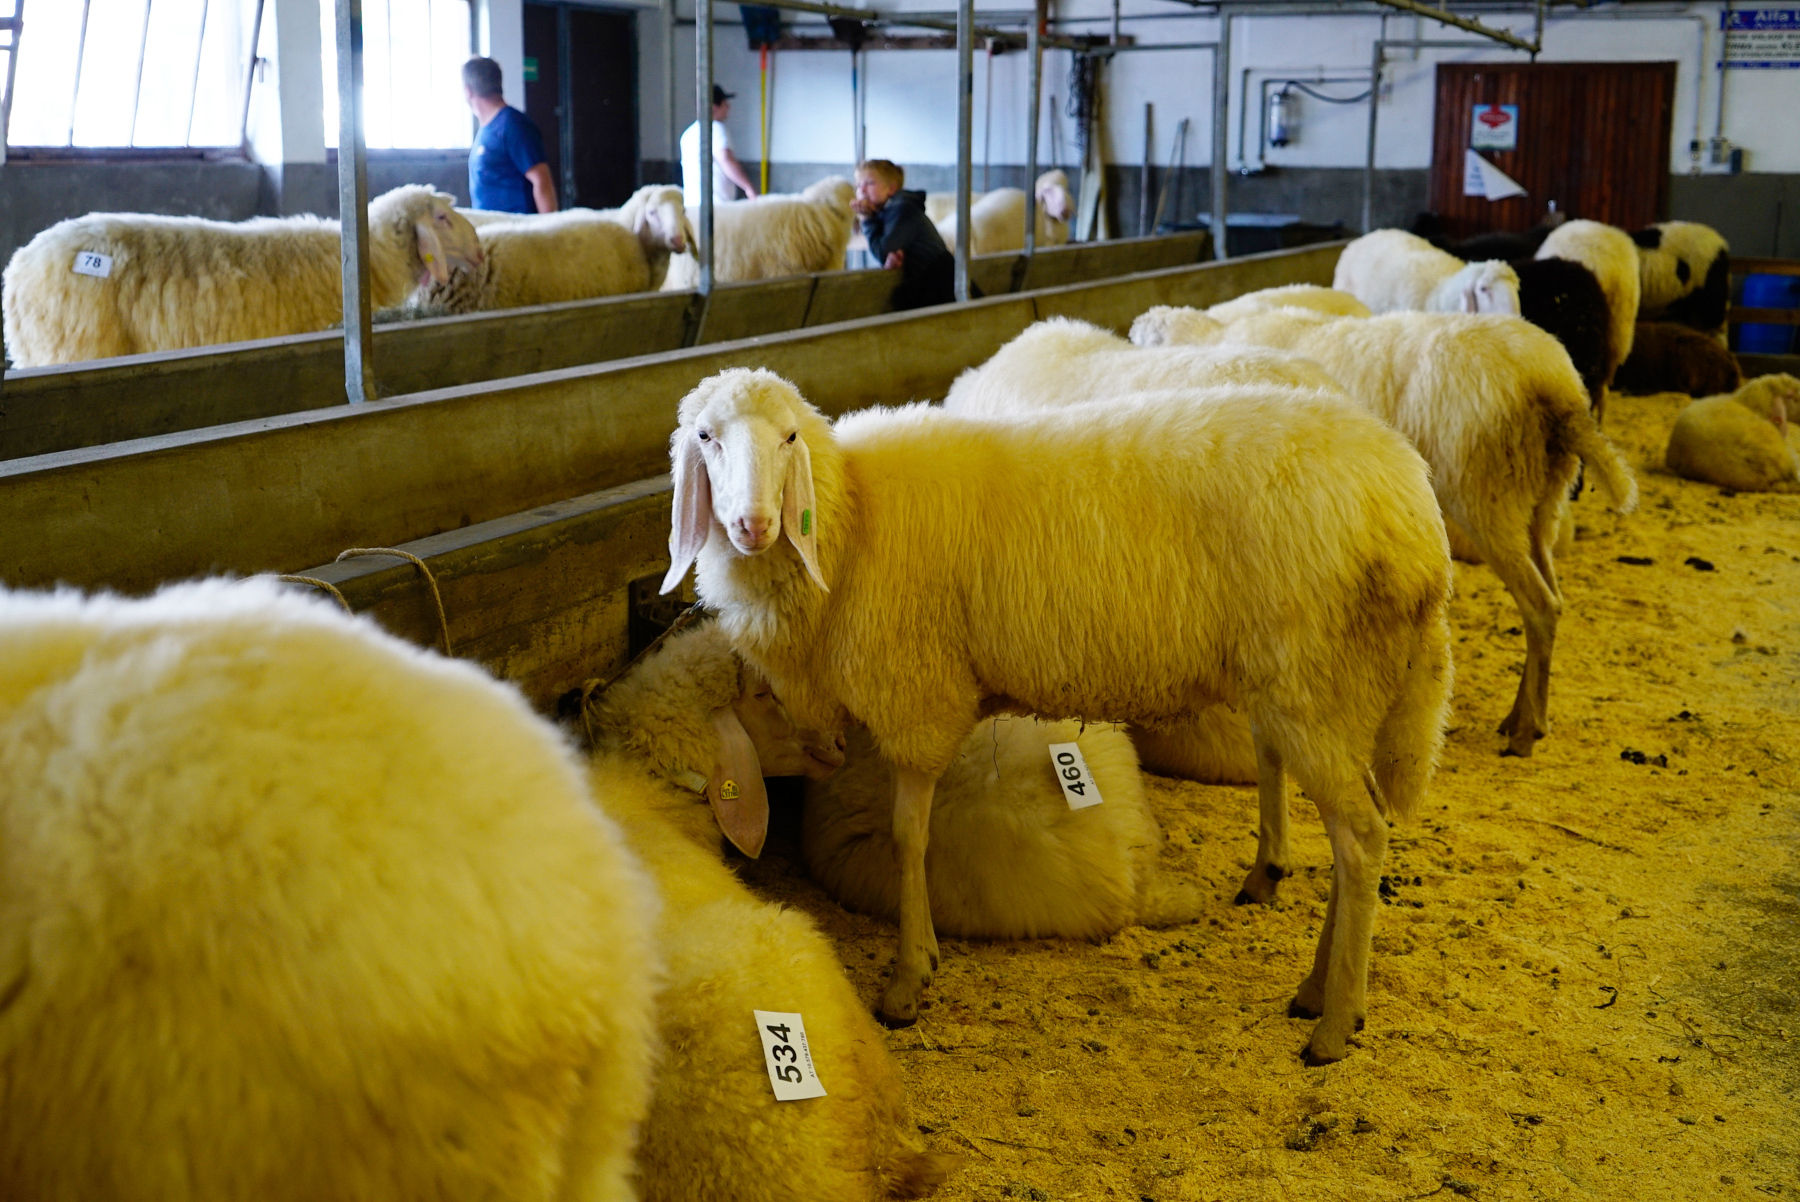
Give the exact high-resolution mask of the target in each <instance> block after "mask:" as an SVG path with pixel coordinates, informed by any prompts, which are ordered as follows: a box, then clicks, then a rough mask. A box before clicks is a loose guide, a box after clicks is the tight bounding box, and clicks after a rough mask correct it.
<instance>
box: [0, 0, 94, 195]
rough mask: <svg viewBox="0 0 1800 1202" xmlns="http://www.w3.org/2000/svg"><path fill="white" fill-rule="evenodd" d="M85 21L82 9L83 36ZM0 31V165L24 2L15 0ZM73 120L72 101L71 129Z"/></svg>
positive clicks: (8, 125) (8, 123) (71, 105)
mask: <svg viewBox="0 0 1800 1202" xmlns="http://www.w3.org/2000/svg"><path fill="white" fill-rule="evenodd" d="M86 21H87V10H85V9H83V10H82V22H83V25H82V33H83V35H84V36H85V35H86V33H87V26H86ZM0 29H5V30H6V33H7V44H6V92H5V93H4V94H0V163H5V162H6V132H7V131H8V130H9V129H11V128H12V98H13V80H14V78H15V77H16V76H17V74H18V67H19V35H20V34H21V33H23V32H24V29H25V0H17V3H15V4H14V5H13V15H12V24H11V25H10V26H5V25H0ZM74 120H75V104H74V101H73V100H71V101H70V103H69V121H70V125H71V129H72V127H73V124H74ZM73 140H74V138H73V136H71V138H70V141H73Z"/></svg>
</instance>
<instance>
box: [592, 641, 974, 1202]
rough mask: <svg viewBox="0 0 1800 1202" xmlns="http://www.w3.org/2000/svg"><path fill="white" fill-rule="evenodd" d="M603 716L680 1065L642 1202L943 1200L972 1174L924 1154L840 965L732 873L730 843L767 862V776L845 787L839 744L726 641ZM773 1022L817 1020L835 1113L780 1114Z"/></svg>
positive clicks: (816, 1053) (672, 644)
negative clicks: (649, 887)
mask: <svg viewBox="0 0 1800 1202" xmlns="http://www.w3.org/2000/svg"><path fill="white" fill-rule="evenodd" d="M589 716H590V718H591V723H590V727H589V729H590V730H591V731H592V732H593V735H594V738H595V740H596V752H595V756H594V761H593V765H592V775H591V781H592V784H593V788H594V796H595V797H596V798H598V799H599V801H600V803H601V805H602V806H603V807H604V808H605V809H606V810H607V812H608V813H609V814H611V815H612V816H613V817H614V818H615V819H617V820H618V822H619V824H620V825H621V826H622V827H623V828H624V829H625V832H626V835H627V837H628V839H629V841H630V843H631V845H632V847H633V848H634V849H635V850H636V851H637V853H638V854H639V855H640V856H642V857H643V859H644V862H645V864H646V865H647V866H648V867H649V869H650V871H651V873H652V874H653V875H654V876H655V877H656V879H657V883H658V884H659V885H660V886H661V889H662V894H663V898H664V907H663V914H662V920H661V922H660V924H659V926H658V931H657V936H658V942H659V943H660V945H661V948H662V952H663V955H664V957H665V959H666V961H667V966H668V967H667V980H666V983H665V985H664V987H663V990H662V993H661V995H660V996H659V998H658V999H657V1007H656V1009H657V1016H658V1019H659V1021H660V1024H661V1029H662V1038H663V1044H664V1046H665V1048H666V1051H665V1053H664V1056H663V1058H662V1061H661V1063H660V1064H659V1066H658V1069H657V1075H656V1086H655V1090H654V1094H653V1096H652V1100H651V1104H650V1113H649V1116H648V1118H647V1119H646V1120H645V1122H644V1130H643V1138H642V1140H641V1144H640V1148H639V1152H638V1168H639V1183H640V1188H641V1189H642V1191H643V1198H644V1202H790V1200H799V1199H821V1200H824V1199H830V1200H831V1202H878V1200H879V1199H884V1198H910V1197H917V1196H918V1195H920V1194H922V1193H925V1192H928V1191H929V1190H930V1189H931V1188H932V1187H933V1186H935V1185H936V1183H937V1182H938V1181H939V1180H940V1179H941V1178H942V1177H943V1176H944V1174H945V1172H946V1171H947V1170H948V1169H949V1168H950V1167H951V1165H953V1164H954V1163H955V1158H954V1157H946V1156H939V1155H933V1154H930V1153H927V1152H925V1151H924V1149H923V1145H922V1142H921V1141H920V1139H919V1136H918V1132H917V1129H916V1128H915V1127H914V1126H913V1124H912V1122H911V1121H910V1119H909V1118H908V1115H907V1106H906V1093H905V1089H904V1087H903V1086H902V1084H901V1081H900V1072H899V1069H898V1067H897V1066H896V1065H895V1064H894V1061H893V1058H892V1056H890V1055H889V1054H888V1050H887V1044H886V1042H885V1040H884V1038H883V1036H882V1032H881V1030H880V1028H879V1027H877V1026H876V1024H875V1020H874V1019H873V1018H871V1017H870V1015H869V1012H868V1009H867V1007H866V1006H864V1005H863V1003H862V1001H861V999H859V998H858V997H857V995H856V991H855V990H854V989H852V988H851V987H850V983H849V982H848V981H847V980H846V979H845V977H844V970H843V966H842V964H841V963H840V962H839V959H838V955H837V951H836V949H834V948H833V947H832V945H831V944H830V942H828V941H827V940H826V939H825V938H824V936H822V935H821V934H820V933H819V931H818V929H817V928H816V927H815V926H814V925H813V924H812V922H811V921H810V920H809V919H808V918H806V917H805V916H804V915H803V914H800V913H799V912H798V911H794V910H789V909H785V908H783V907H781V906H778V905H775V904H772V903H768V902H763V901H760V900H758V899H757V898H756V897H754V896H753V895H752V894H751V893H750V892H749V890H748V889H746V888H745V887H744V885H743V884H742V883H741V882H740V881H739V880H738V879H737V877H736V876H735V875H733V874H732V872H731V870H730V869H729V868H727V867H726V866H725V863H724V861H723V860H722V859H721V857H720V854H719V831H720V827H721V826H723V827H724V828H725V829H726V830H727V831H728V832H730V833H731V834H732V835H733V837H734V839H736V840H738V841H740V842H741V843H744V844H747V845H748V846H749V849H750V850H751V852H752V854H754V853H755V851H757V850H759V849H760V847H761V843H762V832H763V828H764V827H766V824H767V818H768V803H767V798H766V795H765V794H764V792H763V781H762V778H763V776H764V774H768V775H771V776H781V775H801V774H804V775H808V776H811V777H814V778H817V777H819V776H821V775H825V774H829V773H830V771H831V770H832V769H833V768H834V767H836V765H837V764H839V763H841V762H842V761H843V754H842V751H841V749H840V748H841V744H840V743H839V742H838V741H837V740H835V739H834V738H821V737H818V736H815V735H812V734H810V733H809V732H806V731H804V730H801V729H800V728H798V727H796V726H795V725H794V724H793V723H792V722H791V721H790V720H789V719H788V717H787V715H786V714H785V712H784V711H783V710H782V708H781V706H780V704H779V703H778V702H776V701H775V700H774V699H773V698H772V697H771V696H770V694H769V689H768V686H767V685H766V684H765V683H763V682H762V681H761V680H760V679H759V678H757V677H756V675H755V674H754V673H753V672H750V671H748V670H746V669H744V668H743V667H742V666H741V664H740V661H739V660H738V657H737V656H736V655H735V654H734V653H733V652H732V650H731V647H730V645H729V643H728V642H727V641H726V639H725V637H724V634H723V632H721V631H720V630H719V629H718V628H717V627H716V626H703V627H700V628H698V629H695V630H691V631H687V632H684V633H682V634H680V635H677V636H675V637H672V638H670V639H669V640H667V641H666V642H665V643H663V645H662V646H661V647H660V648H659V649H658V650H656V651H655V652H654V653H652V654H651V655H649V656H648V657H646V658H645V659H644V660H642V661H641V662H640V663H639V664H637V665H636V666H635V667H634V668H633V669H632V670H631V671H630V672H628V673H627V674H626V675H625V676H624V677H623V678H621V679H620V680H619V681H617V682H616V683H614V684H613V685H612V686H611V687H610V688H608V689H607V690H606V691H605V692H604V693H602V694H600V695H599V697H598V698H597V699H596V701H595V703H593V704H592V707H591V709H590V711H589ZM731 786H736V787H735V788H733V787H731ZM734 794H735V796H734ZM708 800H710V801H711V802H712V810H711V811H709V809H708V806H707V802H708ZM758 811H760V812H758ZM715 814H716V815H717V819H718V824H717V825H715ZM757 1010H771V1011H778V1012H783V1013H798V1014H800V1016H801V1018H802V1021H803V1022H804V1023H805V1027H806V1041H807V1044H808V1046H809V1047H810V1052H811V1056H812V1060H813V1064H814V1066H815V1067H816V1069H817V1073H818V1077H819V1080H820V1082H821V1084H822V1085H823V1086H824V1088H825V1096H823V1097H819V1098H812V1099H809V1100H806V1101H796V1102H781V1101H777V1100H776V1099H775V1097H774V1095H773V1093H772V1092H771V1089H770V1083H769V1077H768V1073H767V1071H766V1070H765V1068H764V1060H763V1050H762V1043H761V1041H760V1039H759V1037H758V1032H757V1025H756V1018H755V1014H754V1011H757ZM791 1054H792V1052H791V1050H790V1055H791ZM752 1133H754V1134H752Z"/></svg>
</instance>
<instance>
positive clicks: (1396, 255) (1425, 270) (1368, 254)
mask: <svg viewBox="0 0 1800 1202" xmlns="http://www.w3.org/2000/svg"><path fill="white" fill-rule="evenodd" d="M1331 286H1332V287H1333V288H1336V289H1338V290H1340V291H1343V292H1348V293H1350V294H1351V295H1352V296H1354V297H1356V299H1357V300H1360V301H1362V302H1363V304H1365V305H1367V306H1369V308H1370V309H1371V310H1372V311H1374V312H1376V313H1391V312H1394V311H1396V310H1401V309H1419V310H1425V311H1427V312H1433V313H1511V314H1517V313H1518V312H1519V275H1518V273H1517V272H1516V271H1514V270H1513V269H1512V268H1511V267H1510V266H1508V265H1507V264H1506V263H1504V262H1502V261H1501V260H1499V259H1489V260H1487V261H1485V262H1480V263H1464V262H1463V261H1462V260H1461V259H1459V258H1457V257H1456V256H1455V255H1453V254H1450V253H1449V252H1447V251H1442V250H1439V249H1438V248H1437V247H1435V246H1433V245H1432V244H1431V243H1429V242H1427V241H1425V239H1423V238H1421V237H1419V236H1418V235H1417V234H1409V233H1407V232H1406V231H1405V230H1376V231H1374V232H1373V233H1368V234H1364V235H1363V236H1362V237H1360V238H1358V239H1356V240H1355V241H1354V242H1352V243H1351V244H1350V245H1349V246H1346V247H1345V248H1344V252H1343V254H1341V255H1339V256H1338V261H1337V270H1336V272H1335V273H1334V274H1333V276H1332V279H1331Z"/></svg>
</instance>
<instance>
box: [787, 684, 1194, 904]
mask: <svg viewBox="0 0 1800 1202" xmlns="http://www.w3.org/2000/svg"><path fill="white" fill-rule="evenodd" d="M1053 743H1076V744H1078V745H1079V746H1080V749H1081V758H1082V760H1083V761H1084V762H1085V763H1086V764H1087V767H1088V771H1089V773H1090V774H1091V776H1092V778H1093V788H1094V789H1095V790H1096V792H1097V793H1098V795H1099V798H1100V802H1099V804H1097V805H1091V806H1086V807H1084V808H1081V809H1071V808H1070V806H1069V802H1068V801H1067V800H1066V799H1065V798H1064V796H1063V790H1062V787H1061V785H1060V784H1059V783H1058V781H1057V765H1056V764H1055V763H1054V762H1053V761H1052V758H1051V752H1050V745H1051V744H1053ZM1064 754H1067V753H1064ZM848 755H849V759H848V762H847V764H846V765H845V767H844V768H843V769H841V770H840V771H839V772H838V773H837V774H836V775H835V776H833V777H831V778H830V779H828V780H823V781H817V782H814V783H812V784H809V785H808V786H807V790H806V817H805V823H804V826H803V827H802V835H801V838H802V848H803V851H804V854H805V856H806V869H807V872H808V874H809V875H810V876H811V877H812V878H813V879H814V880H816V881H818V882H819V883H820V884H821V885H823V886H824V887H825V889H826V890H827V891H828V892H829V893H830V894H831V895H832V896H833V897H835V898H837V899H838V901H840V902H842V903H843V904H844V905H846V906H848V907H849V908H851V909H852V910H859V911H861V912H863V913H865V914H874V915H877V916H878V917H881V918H886V919H889V920H890V921H891V920H892V919H893V918H894V917H895V916H896V915H897V914H899V912H900V879H899V876H898V875H897V874H896V872H895V871H894V866H895V857H896V853H895V848H894V785H893V775H894V770H893V766H892V765H890V764H889V763H888V762H887V761H886V760H884V759H882V758H881V756H880V755H879V754H878V753H877V752H876V750H875V745H874V741H873V740H872V739H871V738H870V736H869V733H868V732H867V731H866V730H863V729H861V728H857V729H855V730H853V731H852V732H851V733H850V743H849V752H848ZM1082 787H1083V790H1084V792H1085V790H1086V788H1087V787H1088V786H1086V785H1085V784H1084V785H1083V786H1082ZM1162 845H1163V836H1162V830H1161V828H1159V827H1158V826H1157V823H1156V818H1155V817H1154V816H1153V815H1152V814H1151V812H1150V803H1149V800H1148V798H1146V797H1145V795H1144V782H1143V778H1142V776H1141V775H1140V774H1139V772H1138V760H1137V754H1136V752H1134V751H1133V750H1132V746H1131V740H1130V739H1129V738H1127V737H1126V735H1125V732H1124V731H1122V730H1120V729H1119V728H1118V727H1116V726H1111V725H1107V724H1091V725H1088V726H1087V727H1086V728H1085V729H1083V728H1082V726H1081V724H1079V723H1076V722H1067V721H1064V722H1037V721H1034V720H1032V719H1029V718H1014V717H997V718H989V719H986V720H984V721H983V722H982V723H981V724H980V725H978V726H977V727H976V728H975V729H974V731H972V732H971V733H970V734H969V737H968V738H967V739H964V740H963V745H962V750H961V751H960V753H959V754H958V755H957V757H956V760H955V762H953V763H952V764H951V765H950V767H949V769H948V770H947V771H946V772H945V773H944V775H943V777H942V778H940V779H939V781H938V785H937V791H936V792H935V794H934V795H933V796H932V804H931V836H930V840H929V843H928V846H927V849H926V853H925V875H926V879H927V881H928V882H929V889H930V897H931V921H932V926H933V927H934V928H935V929H936V930H938V931H941V932H944V933H946V934H950V935H958V936H976V937H987V938H999V939H1035V938H1041V937H1045V936H1051V935H1060V936H1064V937H1066V938H1072V939H1101V938H1105V937H1106V936H1108V935H1111V934H1113V933H1114V932H1116V931H1118V930H1119V929H1120V928H1121V927H1125V926H1130V925H1132V924H1134V923H1137V924H1142V925H1145V926H1169V925H1172V924H1175V923H1180V922H1191V921H1193V920H1194V919H1195V918H1198V917H1199V916H1200V912H1201V909H1202V903H1201V899H1200V892H1199V890H1198V889H1197V888H1195V887H1194V886H1193V885H1192V884H1191V883H1188V882H1184V881H1177V880H1173V879H1171V878H1170V877H1169V876H1167V875H1165V874H1164V873H1163V871H1162V869H1161V867H1160V865H1159V863H1158V853H1159V852H1160V851H1161V849H1162Z"/></svg>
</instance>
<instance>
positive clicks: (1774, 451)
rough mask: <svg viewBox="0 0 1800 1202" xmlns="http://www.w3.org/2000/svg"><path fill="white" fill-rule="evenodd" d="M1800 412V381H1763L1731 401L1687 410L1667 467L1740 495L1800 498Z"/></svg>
mask: <svg viewBox="0 0 1800 1202" xmlns="http://www.w3.org/2000/svg"><path fill="white" fill-rule="evenodd" d="M1797 412H1800V380H1796V379H1795V378H1794V377H1793V376H1790V375H1772V376H1758V377H1757V378H1756V379H1754V380H1751V381H1750V382H1749V383H1747V384H1745V385H1744V386H1743V387H1742V388H1739V389H1738V390H1737V391H1736V392H1734V393H1731V394H1729V395H1727V396H1716V397H1708V398H1706V399H1705V400H1700V401H1695V402H1694V403H1693V404H1691V405H1689V406H1688V407H1687V408H1685V409H1683V410H1682V411H1681V413H1680V415H1679V416H1677V417H1676V419H1675V428H1674V429H1673V430H1671V431H1670V432H1669V445H1668V449H1667V450H1666V451H1665V452H1664V455H1663V462H1664V465H1665V466H1667V467H1668V469H1669V470H1670V471H1672V472H1674V473H1675V474H1676V475H1678V476H1683V477H1686V478H1687V479H1689V480H1700V481H1704V482H1705V483H1708V484H1717V485H1719V486H1720V487H1722V488H1730V489H1735V490H1737V491H1739V492H1800V456H1797V455H1795V453H1794V448H1793V446H1792V444H1790V443H1789V441H1788V417H1789V415H1790V414H1793V413H1797Z"/></svg>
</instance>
